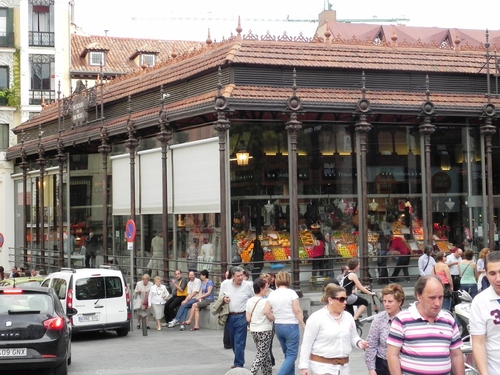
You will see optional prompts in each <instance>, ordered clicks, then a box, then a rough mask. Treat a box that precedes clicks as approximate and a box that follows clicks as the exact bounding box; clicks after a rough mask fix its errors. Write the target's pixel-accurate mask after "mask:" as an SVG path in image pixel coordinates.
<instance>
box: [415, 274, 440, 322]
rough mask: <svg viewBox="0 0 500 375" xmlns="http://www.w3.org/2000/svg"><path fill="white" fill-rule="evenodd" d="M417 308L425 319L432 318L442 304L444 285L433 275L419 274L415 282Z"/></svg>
mask: <svg viewBox="0 0 500 375" xmlns="http://www.w3.org/2000/svg"><path fill="white" fill-rule="evenodd" d="M415 297H416V298H417V301H418V304H417V309H418V311H419V313H420V315H422V316H423V317H424V318H425V319H434V318H435V317H437V316H438V314H439V312H440V311H441V307H442V306H443V298H444V286H443V283H442V282H441V280H440V279H439V277H437V276H435V275H427V276H421V277H420V278H419V279H418V280H417V282H416V284H415Z"/></svg>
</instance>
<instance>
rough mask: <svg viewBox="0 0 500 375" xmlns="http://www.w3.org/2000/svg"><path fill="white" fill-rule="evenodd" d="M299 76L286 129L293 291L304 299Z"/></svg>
mask: <svg viewBox="0 0 500 375" xmlns="http://www.w3.org/2000/svg"><path fill="white" fill-rule="evenodd" d="M296 80H297V75H296V72H295V69H293V86H292V90H293V94H292V96H291V97H290V98H289V99H288V102H287V110H288V111H290V118H289V120H288V122H287V123H286V126H285V129H286V131H287V133H288V145H289V147H290V150H289V152H288V174H289V179H288V184H289V189H288V190H289V196H290V200H289V202H288V204H289V206H290V247H291V254H292V283H293V289H295V291H296V292H297V294H298V295H299V297H302V296H303V294H302V291H301V290H300V270H299V264H300V259H299V246H298V245H299V244H298V242H299V234H298V230H299V222H298V220H299V210H298V206H299V205H298V203H299V202H298V194H297V179H298V178H297V133H298V132H299V131H300V130H301V129H302V123H301V122H300V121H298V120H297V112H298V111H299V110H300V109H301V107H302V103H301V101H300V99H299V97H297V84H296Z"/></svg>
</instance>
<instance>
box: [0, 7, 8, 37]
mask: <svg viewBox="0 0 500 375" xmlns="http://www.w3.org/2000/svg"><path fill="white" fill-rule="evenodd" d="M0 36H7V9H5V8H2V9H0Z"/></svg>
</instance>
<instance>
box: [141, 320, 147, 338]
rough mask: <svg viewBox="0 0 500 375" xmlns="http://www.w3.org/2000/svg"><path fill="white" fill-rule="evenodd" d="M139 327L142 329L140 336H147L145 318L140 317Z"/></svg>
mask: <svg viewBox="0 0 500 375" xmlns="http://www.w3.org/2000/svg"><path fill="white" fill-rule="evenodd" d="M141 327H142V335H143V336H147V335H148V327H147V324H146V317H145V316H143V317H142V321H141Z"/></svg>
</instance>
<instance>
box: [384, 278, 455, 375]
mask: <svg viewBox="0 0 500 375" xmlns="http://www.w3.org/2000/svg"><path fill="white" fill-rule="evenodd" d="M415 297H416V299H417V302H415V303H414V304H413V305H410V307H409V308H408V310H405V311H402V312H400V313H399V314H398V315H397V316H396V317H395V318H394V319H393V321H392V323H391V329H390V332H389V337H388V338H387V344H388V345H387V362H388V364H389V370H390V372H391V375H448V374H449V373H450V371H451V370H452V369H453V374H455V375H463V374H464V373H465V367H464V357H463V355H462V350H461V346H462V339H461V338H460V332H459V330H458V327H457V324H456V323H455V319H454V318H453V317H452V316H451V315H450V314H449V313H448V312H447V311H444V310H441V307H442V305H443V297H444V286H443V284H442V282H441V280H440V279H439V278H438V277H436V276H435V275H427V276H422V277H420V278H419V279H418V281H417V283H416V284H415Z"/></svg>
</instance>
